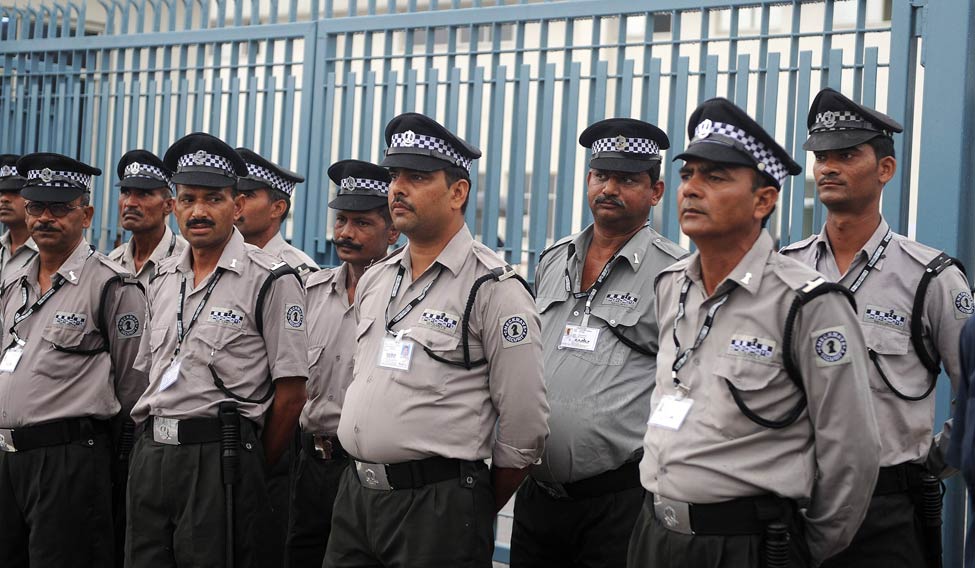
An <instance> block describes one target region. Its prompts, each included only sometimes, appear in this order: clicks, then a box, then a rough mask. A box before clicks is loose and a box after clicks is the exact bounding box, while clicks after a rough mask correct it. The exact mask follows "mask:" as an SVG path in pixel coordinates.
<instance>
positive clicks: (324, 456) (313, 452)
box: [299, 432, 349, 461]
mask: <svg viewBox="0 0 975 568" xmlns="http://www.w3.org/2000/svg"><path fill="white" fill-rule="evenodd" d="M299 439H300V440H301V449H302V451H304V452H305V453H307V454H308V455H309V456H312V457H314V458H317V459H319V460H322V461H334V460H344V459H347V458H348V457H349V454H348V453H347V452H346V451H345V448H343V447H342V443H341V442H339V438H338V436H329V435H327V434H312V433H310V432H302V433H301V436H300V438H299Z"/></svg>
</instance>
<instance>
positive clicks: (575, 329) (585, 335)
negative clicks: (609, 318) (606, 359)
mask: <svg viewBox="0 0 975 568" xmlns="http://www.w3.org/2000/svg"><path fill="white" fill-rule="evenodd" d="M598 338H599V330H598V329H596V328H592V327H585V326H582V325H572V324H571V323H567V324H565V333H563V334H562V340H561V341H560V342H559V349H578V350H580V351H595V350H596V339H598Z"/></svg>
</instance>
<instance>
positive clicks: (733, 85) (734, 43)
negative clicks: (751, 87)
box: [726, 6, 748, 101]
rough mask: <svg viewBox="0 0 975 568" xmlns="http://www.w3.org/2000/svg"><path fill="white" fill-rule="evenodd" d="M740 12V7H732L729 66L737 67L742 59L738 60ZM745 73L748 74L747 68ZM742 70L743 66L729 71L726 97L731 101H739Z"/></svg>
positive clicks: (729, 25)
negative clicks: (739, 81) (739, 82)
mask: <svg viewBox="0 0 975 568" xmlns="http://www.w3.org/2000/svg"><path fill="white" fill-rule="evenodd" d="M739 10H740V8H739V7H738V6H732V7H731V15H730V19H729V24H728V66H729V67H730V66H732V65H735V63H740V62H741V59H739V58H738V29H739V25H738V23H739V18H740V16H739ZM744 72H745V73H748V69H747V68H746V69H745V71H744ZM741 73H742V70H741V65H738V66H737V67H734V68H732V69H729V70H728V94H727V95H726V96H727V97H728V98H729V99H731V100H733V101H734V100H737V98H736V96H735V95H737V93H738V90H737V89H738V78H739V77H740V76H741Z"/></svg>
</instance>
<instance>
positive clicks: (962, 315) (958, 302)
mask: <svg viewBox="0 0 975 568" xmlns="http://www.w3.org/2000/svg"><path fill="white" fill-rule="evenodd" d="M951 297H952V298H953V300H954V303H955V319H968V318H969V317H971V316H972V314H975V304H973V303H972V292H971V290H965V289H955V290H952V291H951Z"/></svg>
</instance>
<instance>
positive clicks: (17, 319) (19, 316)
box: [10, 249, 95, 343]
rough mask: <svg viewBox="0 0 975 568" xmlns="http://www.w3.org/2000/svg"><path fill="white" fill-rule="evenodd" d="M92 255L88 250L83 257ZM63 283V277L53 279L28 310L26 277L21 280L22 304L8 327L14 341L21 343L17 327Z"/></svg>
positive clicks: (55, 292)
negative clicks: (46, 289) (47, 288)
mask: <svg viewBox="0 0 975 568" xmlns="http://www.w3.org/2000/svg"><path fill="white" fill-rule="evenodd" d="M93 254H95V249H89V250H88V256H86V257H85V260H88V259H89V258H91V255H93ZM38 270H40V268H38ZM65 283H67V280H65V278H64V276H61V275H60V274H58V275H57V278H55V279H54V282H52V283H51V288H50V289H49V290H48V291H47V292H44V294H43V295H41V297H40V298H38V299H37V301H35V302H34V304H33V305H32V306H30V307H29V308H28V307H27V302H28V290H29V288H30V287H29V286H28V285H27V277H26V276H25V277H23V278H21V280H20V296H21V298H22V299H23V300H22V301H23V304H21V306H20V309H19V310H17V312H16V313H15V314H14V323H13V325H11V326H10V335H11V336H12V337H13V338H14V340H16V341H17V342H18V343H19V342H20V341H21V339H20V336H19V335H17V331H16V328H17V325H19V324H20V323H21V322H23V321H24V320H26V319H27V318H29V317H31V316H32V315H34V312H36V311H37V310H39V309H41V306H43V305H44V304H46V303H47V301H48V300H50V299H51V298H52V297H53V296H54V294H57V292H58V290H60V289H61V287H63V286H64V285H65Z"/></svg>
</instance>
